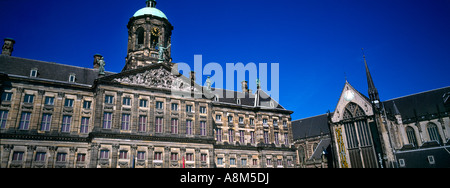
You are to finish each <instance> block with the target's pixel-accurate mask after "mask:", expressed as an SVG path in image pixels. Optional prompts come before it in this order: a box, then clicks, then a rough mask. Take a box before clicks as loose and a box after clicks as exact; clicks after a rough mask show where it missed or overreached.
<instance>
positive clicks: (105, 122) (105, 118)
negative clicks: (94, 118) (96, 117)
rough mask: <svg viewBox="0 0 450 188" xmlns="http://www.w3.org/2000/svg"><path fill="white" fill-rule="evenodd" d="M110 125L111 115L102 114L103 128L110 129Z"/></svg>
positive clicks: (107, 113)
mask: <svg viewBox="0 0 450 188" xmlns="http://www.w3.org/2000/svg"><path fill="white" fill-rule="evenodd" d="M111 125H112V113H110V112H105V113H104V114H103V128H104V129H111Z"/></svg>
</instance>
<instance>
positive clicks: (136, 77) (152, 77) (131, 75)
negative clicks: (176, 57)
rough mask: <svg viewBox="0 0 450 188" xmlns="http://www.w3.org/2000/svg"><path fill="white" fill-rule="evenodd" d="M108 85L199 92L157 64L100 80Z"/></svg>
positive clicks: (168, 69) (186, 80)
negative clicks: (108, 83)
mask: <svg viewBox="0 0 450 188" xmlns="http://www.w3.org/2000/svg"><path fill="white" fill-rule="evenodd" d="M102 80H103V81H107V82H110V83H115V84H121V85H128V86H137V87H145V88H155V89H166V90H173V91H177V92H191V91H192V89H194V92H197V91H200V90H199V88H198V87H193V86H191V82H190V80H189V79H188V78H186V77H184V76H183V75H181V74H178V75H176V74H173V73H172V72H171V70H170V68H168V67H167V66H165V65H163V64H157V65H152V66H147V67H144V68H140V69H135V70H132V71H126V72H122V73H120V74H116V75H113V76H110V77H105V78H103V79H102Z"/></svg>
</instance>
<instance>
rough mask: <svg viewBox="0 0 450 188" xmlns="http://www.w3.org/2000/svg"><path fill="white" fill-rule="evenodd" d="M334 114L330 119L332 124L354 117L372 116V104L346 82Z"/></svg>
mask: <svg viewBox="0 0 450 188" xmlns="http://www.w3.org/2000/svg"><path fill="white" fill-rule="evenodd" d="M349 110H350V111H349ZM334 112H335V113H334V114H333V117H332V118H331V121H332V122H333V123H336V122H339V121H342V120H344V119H348V118H351V117H353V116H355V115H358V116H363V115H367V116H371V115H373V109H372V104H371V103H370V102H369V99H368V98H367V97H366V96H364V95H363V94H361V93H360V92H359V91H357V90H356V89H355V88H353V86H351V85H350V84H349V83H348V82H346V83H345V86H344V89H343V90H342V93H341V96H340V98H339V102H338V104H337V106H336V109H335V111H334Z"/></svg>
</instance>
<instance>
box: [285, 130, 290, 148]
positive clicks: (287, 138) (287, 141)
mask: <svg viewBox="0 0 450 188" xmlns="http://www.w3.org/2000/svg"><path fill="white" fill-rule="evenodd" d="M284 145H286V146H288V145H289V135H288V133H284Z"/></svg>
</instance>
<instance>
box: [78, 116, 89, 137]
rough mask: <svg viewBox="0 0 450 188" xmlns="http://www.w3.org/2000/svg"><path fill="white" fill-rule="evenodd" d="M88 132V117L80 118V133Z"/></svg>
mask: <svg viewBox="0 0 450 188" xmlns="http://www.w3.org/2000/svg"><path fill="white" fill-rule="evenodd" d="M88 132H89V118H88V117H82V118H81V126H80V133H88Z"/></svg>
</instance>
